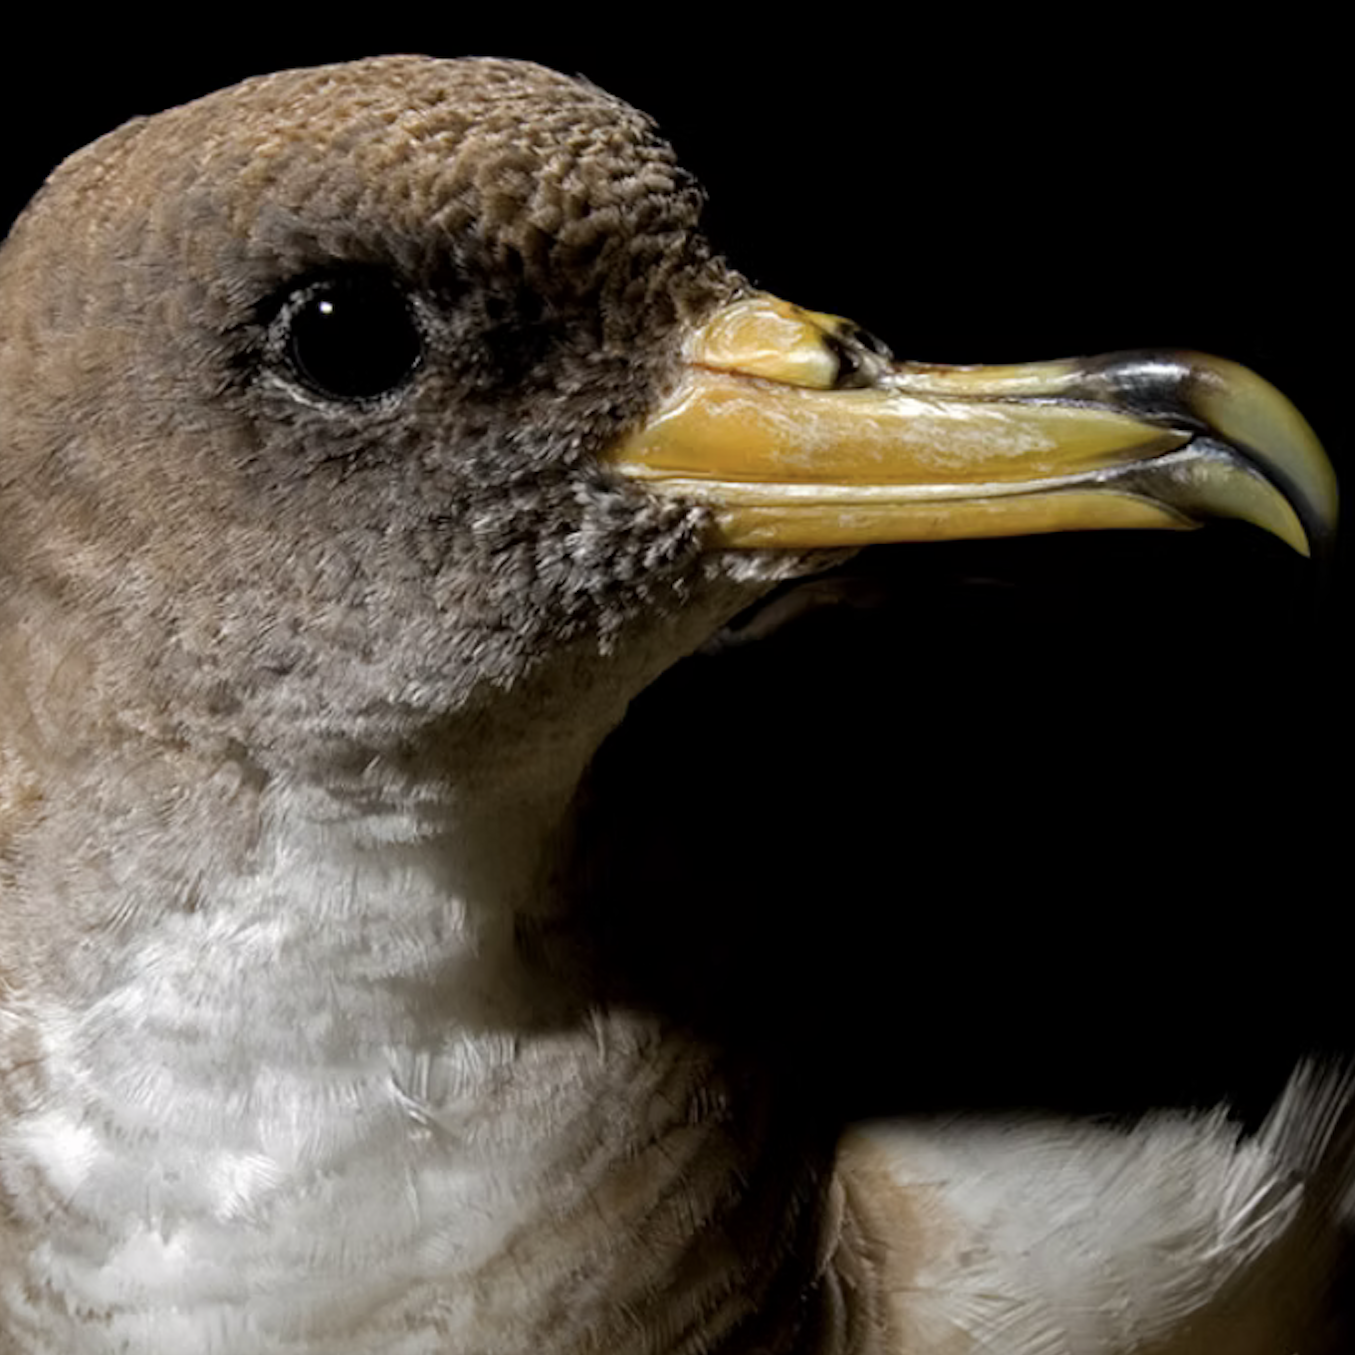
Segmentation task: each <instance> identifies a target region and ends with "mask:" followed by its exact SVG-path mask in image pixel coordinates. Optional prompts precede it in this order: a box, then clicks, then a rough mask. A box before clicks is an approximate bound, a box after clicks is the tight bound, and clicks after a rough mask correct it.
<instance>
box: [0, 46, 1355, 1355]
mask: <svg viewBox="0 0 1355 1355" xmlns="http://www.w3.org/2000/svg"><path fill="white" fill-rule="evenodd" d="M702 205H703V198H702V193H701V190H700V188H699V186H698V185H697V183H696V181H695V180H694V179H693V178H692V177H691V176H690V175H689V174H688V173H687V172H686V171H685V170H683V169H682V168H681V166H680V165H679V164H678V162H677V160H676V157H675V155H674V153H673V152H672V150H671V149H670V147H669V146H668V145H667V144H666V143H665V142H664V141H663V140H662V138H661V137H660V135H659V133H658V131H657V129H656V128H655V127H654V125H653V124H652V123H651V122H650V120H649V119H647V118H646V117H645V116H644V115H643V114H641V113H639V112H638V111H636V110H634V109H632V108H631V107H629V106H628V105H626V104H624V103H623V102H621V101H620V100H618V99H615V98H613V97H611V96H609V95H607V94H606V93H604V92H603V91H601V90H600V89H598V88H596V87H595V86H593V85H591V84H589V83H587V82H586V81H584V80H580V79H576V78H573V77H567V76H564V75H560V74H557V73H555V72H552V71H549V70H547V69H545V68H542V67H539V66H536V65H532V64H530V63H526V62H518V61H509V60H500V59H489V58H474V59H470V58H466V59H456V60H446V59H439V58H431V57H415V56H394V57H382V58H372V59H368V60H363V61H358V62H352V63H345V64H340V65H332V66H322V67H315V68H310V69H304V70H294V71H285V72H280V73H275V74H271V75H265V76H260V77H256V78H253V79H250V80H247V81H245V82H244V83H242V84H239V85H236V86H233V87H231V88H229V89H226V90H222V91H218V92H217V93H214V94H210V95H207V96H206V97H204V98H202V99H199V100H197V101H195V102H193V103H190V104H187V105H184V106H182V107H179V108H176V109H171V110H168V111H166V112H163V113H160V114H157V115H154V116H151V117H145V118H138V119H135V120H133V121H132V122H130V123H127V124H126V125H124V126H123V127H121V128H119V129H117V130H115V131H113V132H111V133H110V134H108V135H107V136H105V137H103V138H102V139H100V140H99V141H96V142H95V143H93V144H92V145H91V146H89V147H87V148H85V149H84V150H82V151H78V152H77V153H75V154H74V155H73V156H71V157H70V158H69V159H68V160H67V161H65V162H64V163H63V164H62V165H61V166H59V167H58V168H57V169H56V170H55V171H54V172H53V174H52V175H51V177H50V178H49V180H48V181H47V183H46V184H45V185H44V186H43V188H42V189H41V190H40V191H39V193H38V195H37V196H36V198H35V199H34V201H33V202H32V204H31V205H30V206H29V207H28V209H27V210H26V211H25V213H24V214H23V215H22V216H21V217H20V219H19V220H18V222H17V223H16V224H15V226H14V228H13V230H12V232H11V234H10V237H9V238H8V240H7V241H6V243H5V244H4V246H3V249H0V506H3V511H4V520H5V523H6V527H5V532H4V537H3V542H0V580H2V582H3V587H2V588H0V975H2V976H3V979H2V986H0V1198H2V1199H3V1210H0V1333H3V1335H2V1336H0V1350H2V1351H3V1352H4V1355H11V1353H12V1355H57V1352H60V1355H114V1353H115V1352H122V1353H124V1355H130V1353H131V1352H136V1353H137V1355H169V1352H174V1355H185V1353H191V1355H245V1353H246V1352H248V1353H249V1355H256V1353H257V1352H266V1351H278V1352H282V1351H286V1352H295V1353H296V1355H359V1353H362V1355H367V1353H369V1352H372V1351H376V1350H381V1351H387V1352H391V1353H392V1355H444V1353H450V1352H456V1353H457V1355H471V1353H472V1352H473V1353H474V1355H527V1352H532V1353H533V1355H583V1353H584V1352H590V1353H592V1355H597V1353H598V1352H606V1353H607V1355H641V1353H644V1355H659V1353H660V1352H663V1353H665V1355H667V1353H671V1355H679V1353H682V1355H697V1353H698V1352H699V1353H700V1355H717V1353H718V1355H744V1353H751V1352H767V1353H769V1355H770V1353H771V1352H786V1353H787V1355H790V1353H791V1352H803V1353H804V1355H971V1353H972V1355H978V1352H985V1353H987V1355H992V1353H993V1352H1002V1353H1003V1355H1046V1352H1048V1353H1049V1355H1053V1353H1054V1352H1058V1355H1129V1353H1130V1352H1155V1353H1156V1355H1188V1352H1202V1351H1210V1352H1224V1353H1226V1355H1253V1353H1254V1355H1267V1353H1268V1352H1275V1353H1278V1352H1282V1351H1289V1350H1290V1349H1298V1348H1302V1349H1305V1350H1309V1349H1316V1348H1317V1347H1316V1346H1314V1345H1304V1346H1302V1347H1299V1346H1297V1345H1294V1344H1292V1343H1295V1342H1299V1341H1308V1342H1316V1341H1318V1340H1321V1339H1323V1333H1322V1331H1321V1329H1320V1324H1321V1322H1322V1321H1324V1319H1323V1318H1322V1317H1321V1316H1320V1310H1321V1307H1322V1304H1323V1301H1324V1299H1325V1298H1327V1297H1329V1295H1328V1292H1327V1291H1328V1290H1329V1289H1330V1287H1331V1285H1332V1284H1333V1283H1334V1279H1333V1277H1334V1275H1335V1273H1336V1266H1337V1265H1338V1263H1339V1258H1338V1249H1339V1245H1340V1240H1341V1232H1342V1229H1343V1228H1344V1227H1346V1226H1347V1225H1348V1224H1349V1221H1350V1216H1351V1214H1352V1213H1355V1206H1353V1205H1352V1190H1353V1178H1355V1143H1353V1142H1352V1140H1353V1139H1355V1131H1352V1128H1351V1121H1352V1110H1351V1107H1352V1103H1353V1102H1355V1075H1352V1072H1351V1070H1349V1069H1348V1068H1345V1067H1343V1066H1341V1065H1339V1064H1338V1065H1328V1064H1323V1063H1321V1062H1319V1061H1310V1062H1306V1063H1304V1064H1302V1065H1301V1066H1300V1067H1299V1068H1297V1069H1296V1070H1295V1073H1294V1075H1293V1078H1292V1080H1291V1082H1290V1084H1289V1086H1288V1088H1287V1089H1286V1091H1285V1092H1284V1093H1283V1095H1282V1096H1281V1098H1280V1099H1279V1101H1278V1102H1277V1104H1276V1106H1275V1108H1274V1110H1273V1111H1272V1113H1271V1115H1270V1116H1269V1118H1268V1119H1267V1120H1266V1121H1265V1123H1264V1124H1263V1125H1262V1126H1261V1127H1260V1128H1259V1129H1258V1130H1256V1132H1254V1133H1251V1134H1245V1133H1244V1132H1243V1130H1242V1129H1241V1128H1240V1127H1239V1126H1238V1125H1237V1124H1236V1123H1234V1122H1233V1121H1232V1120H1231V1119H1230V1118H1229V1117H1228V1115H1227V1114H1226V1112H1225V1111H1223V1110H1214V1111H1207V1112H1191V1111H1165V1110H1164V1111H1160V1112H1156V1113H1154V1114H1151V1115H1149V1116H1148V1117H1146V1118H1145V1119H1143V1120H1141V1121H1139V1122H1137V1123H1134V1124H1129V1125H1121V1124H1108V1123H1098V1122H1085V1121H1077V1120H1051V1119H1044V1118H1040V1117H1038V1116H1033V1115H1028V1116H1024V1115H1013V1116H1009V1117H1006V1118H1001V1117H999V1118H988V1119H966V1118H964V1117H947V1118H940V1119H930V1120H928V1119H917V1120H911V1121H908V1120H898V1121H883V1122H872V1123H866V1124H862V1125H856V1126H852V1127H850V1128H849V1129H847V1130H846V1131H845V1132H839V1129H840V1127H839V1126H834V1125H824V1124H822V1123H820V1122H818V1121H817V1120H815V1118H814V1117H813V1116H809V1117H807V1118H806V1119H805V1120H804V1121H800V1120H797V1118H796V1115H795V1113H794V1112H795V1111H796V1110H797V1109H800V1108H801V1107H799V1106H798V1105H796V1104H794V1103H793V1102H794V1098H787V1097H786V1096H785V1095H784V1094H783V1092H782V1090H781V1089H780V1088H779V1086H778V1085H777V1082H776V1078H775V1076H774V1074H773V1072H772V1071H770V1070H768V1069H766V1068H763V1067H759V1066H758V1065H757V1064H756V1062H750V1061H748V1060H747V1059H745V1058H743V1057H741V1051H740V1050H739V1049H738V1048H736V1047H733V1046H731V1045H729V1044H727V1043H725V1042H724V1041H722V1039H721V1038H720V1033H719V1031H718V1030H711V1029H708V1028H706V1027H705V1026H704V1025H702V1024H701V1023H700V1022H688V1021H686V1020H685V1019H684V1018H683V1017H682V1016H681V1015H679V1014H675V1013H673V1012H671V1011H669V1010H666V1009H665V1007H664V1004H663V1003H661V1002H654V1001H648V1000H646V998H645V995H644V994H643V993H641V992H638V991H637V989H636V987H635V986H634V985H633V984H632V983H629V982H628V975H627V974H626V972H624V965H623V966H622V971H621V972H618V971H617V968H616V963H615V962H616V959H617V957H616V956H615V955H614V954H612V953H611V951H610V950H609V948H608V946H606V945H605V944H601V943H600V942H599V940H598V938H597V937H596V936H595V935H594V934H593V923H594V921H595V919H594V917H593V916H592V915H591V914H590V910H589V908H588V906H587V898H586V891H587V885H588V874H589V872H588V863H587V861H586V860H584V859H582V857H581V855H580V853H579V851H578V848H577V841H578V837H577V829H578V826H579V823H580V818H581V814H582V812H583V808H582V807H583V804H584V801H585V799H586V791H587V784H588V775H589V768H590V766H591V764H592V763H593V760H594V758H595V755H596V753H597V750H598V748H599V746H600V745H601V744H602V742H603V740H604V738H605V737H606V736H607V734H608V732H609V731H611V730H612V729H614V728H615V727H617V726H618V725H619V724H620V722H621V721H622V720H623V718H624V716H625V712H626V709H627V706H628V704H629V703H630V701H631V700H632V699H633V698H634V697H635V696H636V695H637V694H639V693H640V692H642V691H643V690H644V689H645V688H646V687H647V686H648V685H649V684H650V683H651V682H653V681H654V680H655V679H656V678H657V677H658V676H659V675H660V674H661V673H663V672H664V671H665V670H666V669H668V668H670V667H671V666H672V665H673V664H674V663H675V662H676V661H677V660H678V659H680V658H681V657H682V656H683V655H685V654H688V653H690V652H691V651H693V650H694V649H696V648H697V647H698V646H699V645H701V644H702V643H703V642H705V641H707V640H708V639H709V638H710V637H711V636H712V635H713V634H715V633H716V632H718V631H719V630H720V628H721V627H722V626H724V625H725V624H726V623H727V622H729V621H730V620H731V618H734V617H735V616H737V615H739V614H741V613H744V611H745V609H747V608H748V607H750V606H751V605H753V604H755V603H757V601H758V600H759V599H762V598H765V597H766V596H768V595H769V594H771V593H773V591H774V590H775V589H777V588H778V587H779V586H781V585H785V584H787V583H789V582H792V581H794V580H797V579H800V578H812V577H814V576H817V575H819V574H821V573H822V572H823V571H824V570H825V569H827V568H829V567H830V566H832V565H833V564H834V563H836V562H839V561H841V560H842V559H844V558H846V557H847V556H848V555H849V554H850V553H851V552H854V551H855V550H857V549H859V548H861V547H863V546H867V545H872V544H882V543H883V544H896V545H899V547H900V548H903V545H902V543H907V542H911V541H925V540H936V539H949V538H955V537H972V536H980V537H985V536H1005V535H1015V534H1022V533H1029V532H1055V531H1062V530H1074V529H1075V530H1088V529H1098V528H1107V529H1112V528H1126V527H1128V528H1153V527H1160V528H1184V527H1187V526H1191V525H1194V524H1196V523H1198V522H1199V521H1200V520H1202V519H1203V518H1205V517H1208V516H1212V515H1222V516H1229V517H1235V518H1240V519H1243V520H1245V521H1247V522H1250V523H1252V524H1254V525H1255V526H1256V527H1258V528H1260V529H1262V530H1265V531H1268V532H1270V533H1272V534H1273V535H1275V536H1278V537H1279V538H1280V539H1282V540H1284V541H1286V542H1287V543H1289V544H1290V545H1291V546H1293V547H1294V548H1295V549H1297V550H1299V551H1301V552H1305V553H1306V552H1307V551H1309V550H1310V549H1312V548H1314V547H1316V548H1319V549H1320V548H1321V546H1322V544H1323V543H1324V542H1325V541H1326V540H1328V539H1329V538H1330V535H1331V533H1332V531H1333V529H1334V522H1335V513H1336V486H1335V481H1334V477H1333V474H1332V471H1331V468H1330V465H1329V464H1328V462H1327V460H1326V458H1325V456H1324V454H1323V452H1322V450H1321V447H1320V445H1319V444H1318V442H1317V440H1316V438H1315V437H1314V436H1313V434H1312V432H1311V430H1310V429H1308V427H1307V425H1306V424H1305V423H1304V421H1303V420H1302V418H1301V416H1300V415H1299V414H1298V413H1297V411H1295V410H1294V408H1293V407H1292V406H1291V405H1290V404H1289V403H1288V402H1287V401H1286V400H1285V399H1284V397H1282V396H1281V395H1279V393H1278V392H1276V391H1275V390H1274V389H1273V388H1271V387H1270V386H1269V385H1267V384H1266V383H1265V382H1264V381H1263V380H1262V379H1261V378H1259V377H1257V376H1255V375H1253V374H1252V373H1250V372H1249V371H1247V370H1246V369H1244V368H1241V367H1239V366H1237V365H1236V364H1233V363H1230V362H1228V361H1226V360H1224V359H1219V358H1212V357H1206V356H1203V355H1199V354H1186V353H1175V352H1159V351H1151V352H1148V351H1144V352H1129V353H1123V354H1116V355H1111V356H1108V357H1101V358H1092V359H1079V360H1074V361H1065V362H1060V363H1053V364H1030V365H1018V366H1008V367H1001V368H992V369H988V368H945V367H940V366H935V365H929V364H925V363H917V362H900V361H896V360H895V359H894V357H893V355H892V354H891V352H890V351H889V349H888V348H887V347H886V346H885V345H884V344H883V343H882V342H881V341H880V340H878V339H876V338H874V337H873V336H872V335H870V334H869V333H867V332H866V331H864V330H862V329H860V328H859V327H858V326H855V325H853V324H852V323H850V322H849V321H847V320H845V319H843V318H841V317H837V316H834V315H829V314H826V313H823V312H817V311H810V310H807V309H804V308H802V307H799V306H796V305H794V304H791V303H789V302H786V301H783V300H781V299H779V298H776V297H773V296H771V295H769V294H767V293H764V292H762V291H760V290H758V289H757V288H756V287H754V286H753V285H752V284H751V283H750V282H748V280H747V279H745V278H744V277H743V276H742V275H741V274H739V273H738V272H737V271H736V270H735V269H734V267H733V266H732V265H730V264H729V263H727V262H726V261H725V260H724V259H723V257H722V256H721V255H720V254H718V253H717V252H716V251H715V250H714V248H713V247H712V246H711V245H710V244H709V243H708V242H707V240H706V239H705V237H704V235H703V234H702V231H701V226H700V216H701V209H702ZM675 827H677V828H682V827H684V826H683V825H676V826H675ZM631 903H632V904H633V907H634V909H635V910H636V911H637V912H642V911H643V910H644V908H645V907H646V903H647V899H646V898H644V897H639V898H635V899H634V900H632V901H631ZM668 921H670V922H671V923H672V925H674V926H679V927H680V925H681V923H682V918H681V917H676V918H672V919H669V920H668ZM659 934H661V929H660V933H659ZM622 958H623V959H624V956H623V957H622ZM663 959H664V955H663V954H662V953H660V954H659V955H658V956H657V957H656V956H653V955H650V956H648V957H646V961H647V962H648V963H650V964H654V963H658V964H659V965H660V966H661V965H662V962H663ZM924 1037H925V1033H924ZM891 1049H893V1050H895V1051H896V1052H895V1053H894V1054H892V1055H891V1056H892V1057H897V1058H898V1059H900V1061H906V1043H905V1042H904V1041H903V1040H902V1038H900V1039H899V1041H898V1043H897V1044H892V1045H891Z"/></svg>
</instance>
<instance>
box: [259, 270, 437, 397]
mask: <svg viewBox="0 0 1355 1355" xmlns="http://www.w3.org/2000/svg"><path fill="white" fill-rule="evenodd" d="M271 329H272V333H271V341H272V347H273V350H274V352H275V353H276V354H277V356H278V358H279V360H280V361H281V362H282V363H283V364H284V365H285V366H287V367H288V368H289V369H290V371H291V374H292V375H293V376H294V377H295V378H296V379H297V381H299V382H300V383H301V384H302V385H304V386H306V387H307V388H309V389H310V390H312V391H314V392H315V393H316V394H318V395H323V396H325V397H327V398H328V399H331V400H342V401H348V402H362V401H366V400H375V399H377V398H379V397H380V396H382V395H386V394H388V393H389V392H391V391H394V390H397V389H399V387H401V386H402V385H404V384H405V382H406V381H408V380H409V378H410V376H411V375H412V374H413V372H414V370H415V369H416V368H417V367H418V365H419V362H420V360H421V359H422V357H423V352H424V337H423V332H422V330H421V329H420V327H419V324H418V321H417V320H416V318H415V316H414V312H413V310H412V308H411V306H410V304H409V301H408V299H407V298H406V297H405V295H404V294H403V293H402V292H401V291H400V290H399V288H397V287H396V286H395V285H394V284H393V283H392V282H391V281H390V280H389V279H388V278H385V277H382V276H380V275H365V274H357V275H353V276H348V277H338V278H325V279H321V280H320V281H317V282H311V283H308V284H306V285H304V286H302V287H299V288H298V289H297V290H296V291H295V292H293V293H292V294H291V295H290V296H289V297H288V298H287V299H286V300H285V301H284V302H283V305H282V308H281V309H280V310H279V312H278V314H277V316H276V318H275V319H274V321H273V324H272V326H271Z"/></svg>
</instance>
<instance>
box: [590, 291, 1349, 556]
mask: <svg viewBox="0 0 1355 1355" xmlns="http://www.w3.org/2000/svg"><path fill="white" fill-rule="evenodd" d="M607 460H608V462H609V464H611V465H612V466H613V467H614V469H616V470H618V471H620V472H621V473H623V474H625V475H627V476H630V477H633V478H635V479H636V480H640V481H643V482H644V483H645V484H646V485H647V486H648V487H649V488H651V489H652V490H654V491H655V492H658V493H662V494H666V495H673V496H676V497H679V498H682V499H685V500H688V501H693V502H698V503H704V504H706V505H708V506H709V507H710V508H711V510H712V516H713V522H714V529H713V535H712V544H713V545H716V546H727V547H750V548H751V547H771V548H799V549H803V548H813V547H821V546H822V547H837V546H864V545H870V544H873V543H879V542H891V541H931V540H939V539H943V538H948V537H978V536H1014V535H1024V534H1026V533H1031V532H1052V531H1064V530H1069V529H1093V528H1104V527H1188V526H1193V525H1195V524H1196V523H1197V522H1199V520H1200V519H1202V518H1205V517H1235V518H1243V519H1245V520H1246V521H1248V522H1251V523H1255V524H1256V525H1257V526H1258V527H1262V528H1264V529H1265V530H1266V531H1269V532H1273V533H1274V534H1275V535H1276V536H1279V537H1281V538H1282V539H1283V540H1285V541H1287V542H1288V543H1289V544H1290V545H1291V546H1293V547H1294V549H1295V550H1298V551H1301V552H1303V553H1304V554H1307V553H1308V552H1309V549H1310V546H1311V545H1312V544H1313V543H1315V542H1317V541H1321V540H1323V539H1325V538H1327V537H1329V536H1330V534H1331V532H1332V531H1333V529H1334V527H1335V521H1336V501H1337V495H1336V478H1335V475H1334V473H1333V471H1332V468H1331V465H1330V463H1329V462H1328V460H1327V458H1326V455H1325V454H1324V453H1323V450H1322V446H1321V444H1320V443H1319V442H1318V440H1317V438H1316V437H1315V436H1314V434H1313V431H1312V429H1311V428H1309V427H1308V425H1307V423H1305V422H1304V420H1303V417H1302V416H1301V415H1300V414H1299V413H1298V411H1297V410H1296V409H1295V408H1294V407H1293V405H1291V404H1290V403H1289V401H1288V400H1286V399H1285V398H1284V396H1283V395H1281V394H1280V393H1279V391H1277V390H1276V389H1275V388H1274V387H1273V386H1271V385H1269V384H1268V383H1267V382H1265V381H1263V380H1262V379H1261V378H1260V377H1258V376H1256V375H1255V374H1254V373H1253V372H1250V371H1248V370H1247V369H1246V368H1245V367H1240V366H1238V365H1237V364H1236V363H1232V362H1227V361H1225V360H1224V359H1222V358H1214V357H1207V356H1205V355H1203V354H1199V353H1179V352H1167V351H1163V352H1156V351H1154V352H1132V353H1117V354H1112V355H1109V356H1106V357H1097V358H1081V359H1070V360H1067V361H1063V362H1050V363H1038V364H1030V365H1021V366H1010V367H941V366H933V365H929V364H925V363H916V362H894V361H892V360H891V359H890V358H889V356H888V354H886V353H883V352H882V351H881V350H880V349H879V347H878V345H874V344H872V343H871V342H870V341H868V340H867V339H866V338H865V337H864V336H862V335H861V333H860V331H858V330H856V329H855V328H854V327H853V326H852V325H851V324H850V323H849V322H847V321H845V320H842V319H840V318H838V317H836V316H830V315H821V314H817V313H815V312H812V311H804V310H801V309H799V307H796V306H792V305H789V304H788V303H786V302H784V301H778V300H777V299H775V298H774V297H770V296H766V295H754V296H750V297H744V298H742V299H741V300H739V301H736V302H734V303H733V304H731V305H728V306H726V307H724V308H723V309H722V310H720V311H718V312H717V313H716V314H715V315H714V316H712V317H711V318H710V319H709V320H708V321H707V322H706V323H705V324H704V325H702V326H701V328H700V329H699V330H696V331H695V332H694V333H693V335H692V337H691V339H690V341H689V343H688V346H687V351H686V363H685V367H684V369H683V374H682V377H681V380H680V381H679V383H678V385H677V387H676V389H674V390H673V392H672V393H671V395H670V396H669V397H668V398H667V399H666V400H665V401H664V403H663V404H662V406H661V407H660V408H659V409H658V410H656V411H655V412H654V413H653V415H652V416H651V417H650V418H649V419H648V420H647V421H646V422H645V424H644V425H643V426H642V427H640V428H638V429H636V430H635V431H634V432H633V433H632V434H630V435H629V436H628V437H626V438H625V439H623V440H622V441H621V442H620V443H618V444H617V445H615V446H614V447H613V448H611V450H610V451H609V453H608V457H607Z"/></svg>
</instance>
